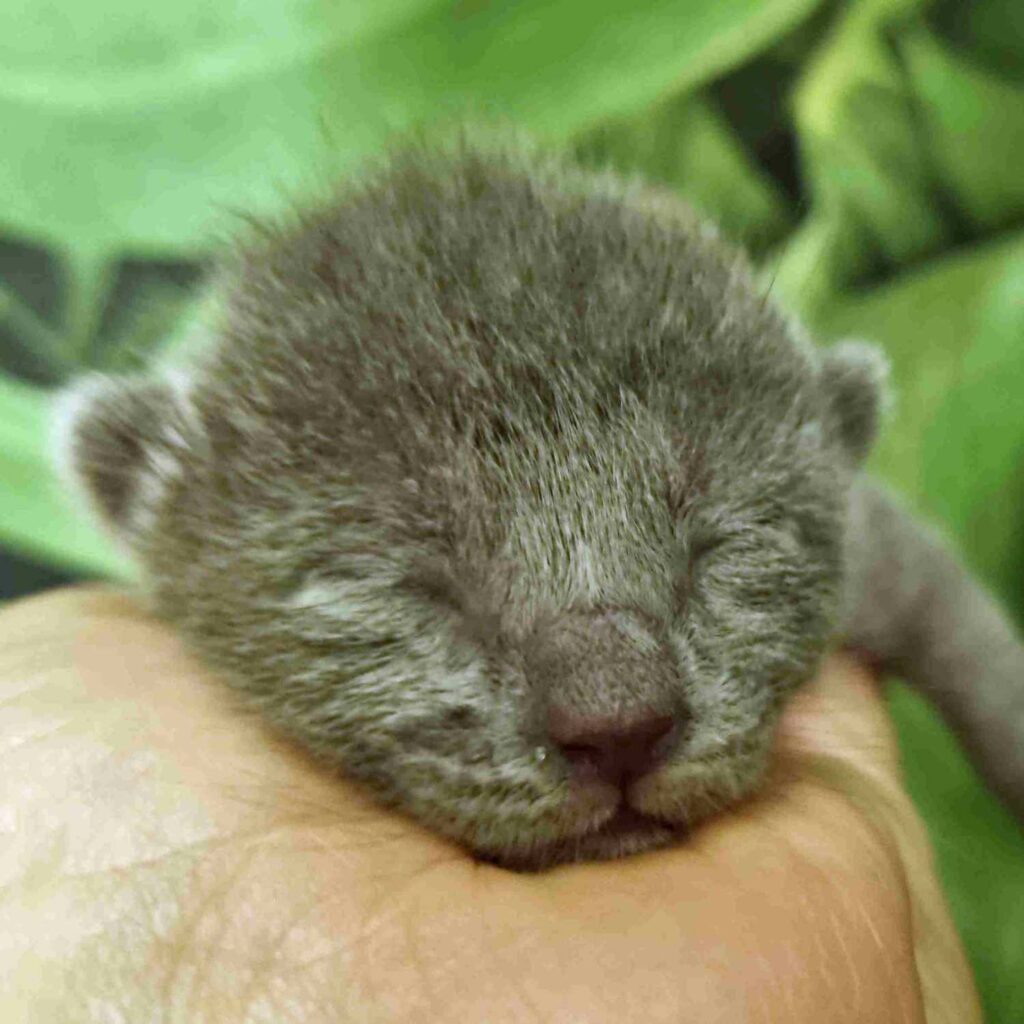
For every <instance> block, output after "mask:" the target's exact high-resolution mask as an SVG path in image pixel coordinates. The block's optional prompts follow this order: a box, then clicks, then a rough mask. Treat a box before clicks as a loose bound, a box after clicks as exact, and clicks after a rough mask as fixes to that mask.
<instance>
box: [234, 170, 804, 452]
mask: <svg viewBox="0 0 1024 1024" xmlns="http://www.w3.org/2000/svg"><path fill="white" fill-rule="evenodd" d="M596 180H598V179H595V177H594V176H593V175H587V174H585V173H584V172H582V171H579V170H576V169H571V168H566V167H562V166H560V165H558V164H557V163H554V162H551V163H543V162H541V163H540V165H539V166H537V165H535V164H534V165H531V166H530V167H529V168H527V166H526V165H525V164H524V158H523V157H521V156H518V155H516V154H514V153H507V152H506V153H501V152H498V153H492V154H481V153H479V152H476V151H467V152H465V153H463V154H461V155H459V156H457V157H456V158H454V159H453V158H452V157H451V156H450V155H447V156H445V157H444V158H442V157H438V156H434V157H433V158H430V157H428V156H425V155H424V154H421V153H420V154H416V155H415V156H414V157H403V158H399V159H398V160H397V161H396V163H395V164H394V165H393V166H391V167H390V168H388V170H387V173H386V174H384V175H383V176H381V177H380V178H371V179H370V180H369V181H368V182H366V183H364V184H363V185H362V186H360V187H358V188H356V189H354V190H352V191H351V192H349V193H348V194H346V195H344V196H343V197H342V198H341V199H340V200H338V201H337V202H336V203H335V204H334V206H333V207H332V208H328V209H326V210H320V211H317V213H316V215H315V216H308V217H305V218H300V219H298V220H297V222H293V223H290V224H286V225H284V226H282V227H281V228H280V229H278V230H269V231H268V233H267V234H266V235H264V236H263V237H261V238H259V239H257V240H256V241H255V242H254V243H252V244H251V245H250V247H249V248H248V250H247V251H246V252H245V254H244V255H243V256H242V259H241V262H240V264H239V267H238V270H239V272H240V273H239V277H238V284H237V285H236V287H234V288H233V289H231V291H230V293H229V300H228V301H229V307H228V312H227V315H226V318H225V327H226V333H227V339H226V340H227V344H225V345H224V346H223V349H222V359H221V361H220V364H219V365H220V373H219V374H218V376H219V379H220V382H221V383H222V384H223V385H224V386H226V387H228V388H230V389H232V390H239V391H240V390H241V389H242V388H243V387H246V388H248V387H255V388H256V389H257V394H258V395H260V396H261V398H262V400H263V401H265V402H267V403H271V404H273V403H274V402H275V395H276V396H277V399H276V400H277V403H278V404H279V405H280V404H282V403H284V404H285V405H286V404H287V401H288V398H287V397H286V394H285V392H287V395H291V394H293V386H294V383H295V379H296V374H299V375H300V377H301V381H302V383H304V385H305V387H306V388H307V391H308V394H309V397H310V398H311V399H313V400H314V401H317V400H320V405H319V406H318V407H319V408H320V409H321V410H322V414H323V415H324V416H325V417H326V416H331V417H335V418H336V417H340V418H341V421H342V422H343V423H351V424H352V425H353V426H354V425H355V424H357V423H360V425H362V426H365V424H366V423H367V422H368V421H372V422H374V423H380V421H381V418H382V417H384V418H386V417H387V416H389V415H400V416H402V417H403V418H406V419H408V418H411V417H412V416H414V415H418V416H420V417H422V418H423V419H424V420H428V421H429V420H430V418H431V417H433V416H434V415H435V414H437V413H440V412H444V413H445V414H446V415H447V416H448V417H451V416H455V417H456V420H455V421H454V422H453V421H452V419H451V418H449V419H447V421H446V422H445V423H444V424H443V428H442V429H443V430H444V432H445V433H446V434H450V433H451V431H452V429H453V427H454V428H455V429H459V428H460V427H462V428H465V429H469V428H470V427H477V426H479V427H480V428H481V429H488V428H493V429H496V430H501V429H503V428H502V421H504V423H505V427H506V428H508V429H514V427H515V424H516V422H524V423H526V424H528V425H529V426H530V428H531V429H536V427H537V425H538V424H548V425H550V424H552V423H555V422H557V419H558V414H564V413H567V412H569V410H570V409H572V410H573V411H575V412H577V413H578V412H580V411H581V410H586V411H588V412H590V413H594V414H597V415H600V414H601V413H602V412H603V411H606V410H608V409H614V408H617V407H618V405H619V403H620V401H621V397H622V395H623V394H624V393H630V392H633V393H636V394H639V395H641V396H642V397H643V399H644V400H645V401H652V400H653V401H655V402H657V403H658V404H661V405H662V406H665V407H667V408H672V407H673V406H674V405H675V404H676V403H679V402H681V401H683V400H684V396H685V397H688V399H689V400H690V401H694V400H695V397H696V390H695V389H693V388H688V387H687V386H686V385H687V384H688V383H691V382H695V381H700V382H701V384H702V385H703V386H702V388H701V389H700V394H701V396H702V398H701V400H702V401H703V402H705V403H707V404H709V405H710V406H712V408H709V409H707V410H706V411H707V412H712V413H713V412H715V411H716V410H715V409H714V408H713V407H714V405H715V404H718V405H720V406H721V407H722V408H724V407H725V405H726V404H727V403H729V404H731V405H733V407H734V405H735V403H736V402H737V401H740V400H743V401H746V402H747V403H750V402H751V401H753V402H754V403H755V404H754V407H753V408H752V410H751V411H752V412H754V413H756V412H757V411H758V409H764V410H765V411H767V410H768V409H770V410H771V414H772V416H773V418H776V419H777V418H778V416H779V414H780V411H784V410H785V409H786V408H787V407H789V406H792V405H793V404H794V403H799V402H800V400H801V391H802V389H803V388H804V387H805V386H806V384H807V382H808V380H809V376H810V375H809V371H810V356H809V354H808V353H807V352H806V351H804V350H801V348H800V347H799V346H798V345H797V344H795V343H794V340H793V336H792V332H791V331H790V330H789V328H788V325H787V324H786V322H785V321H784V319H783V317H782V316H781V315H780V314H779V313H778V311H777V310H776V309H775V307H774V306H773V305H772V304H770V303H768V302H766V301H764V299H763V298H762V296H761V295H759V294H758V291H757V289H756V288H755V286H754V284H753V282H752V279H751V277H750V275H749V273H748V271H747V268H746V266H745V263H744V261H743V259H742V258H741V257H740V256H739V255H738V254H737V253H735V252H732V251H730V250H728V249H726V248H725V247H723V246H721V245H718V244H712V243H710V242H709V241H708V239H707V238H706V236H705V233H704V232H703V231H702V229H701V225H700V224H699V222H698V221H697V220H696V219H695V218H693V217H691V216H689V215H686V214H684V213H678V214H677V215H676V216H675V217H666V216H664V211H663V209H662V208H660V207H659V209H657V210H652V209H649V208H648V204H647V202H646V197H645V195H644V194H643V193H642V192H640V191H636V192H635V194H632V193H631V192H630V190H629V189H628V188H627V187H626V186H623V185H617V184H615V183H614V181H613V179H607V180H603V179H601V181H602V187H600V188H596V187H595V181H596ZM233 338H237V339H244V341H242V342H241V344H240V346H239V348H238V349H235V348H234V347H233V346H232V340H233ZM327 338H329V339H330V344H325V339H327ZM243 347H244V349H245V352H244V354H243V352H242V351H241V349H242V348H243ZM254 349H256V350H258V351H259V354H260V356H261V359H260V364H259V365H260V367H261V375H262V379H261V380H253V379H252V369H251V366H252V364H251V361H249V360H248V359H245V356H248V355H249V354H250V353H252V352H253V350H254ZM243 359H244V360H245V361H244V364H243ZM275 370H280V371H281V376H280V377H279V378H276V377H275ZM285 377H287V384H286V385H285V386H284V387H283V388H275V379H280V380H282V381H283V380H284V379H285ZM342 378H343V379H344V381H345V384H346V386H345V389H344V400H343V401H342V400H341V398H340V396H339V395H338V394H337V390H338V388H337V383H336V382H337V381H338V380H339V379H342ZM385 397H386V402H383V401H382V399H384V398H385ZM808 397H810V396H808ZM382 406H383V407H382ZM287 411H288V410H287V408H281V409H279V408H277V407H276V406H275V408H274V412H275V413H277V412H284V413H287ZM718 411H720V409H719V410H718ZM804 411H805V412H808V411H813V409H811V408H809V409H805V410H804ZM693 412H694V416H693V420H694V422H696V420H697V418H698V417H697V415H696V414H697V412H698V410H696V409H695V410H693ZM496 418H497V422H495V420H496ZM285 426H287V417H285ZM381 429H386V428H381Z"/></svg>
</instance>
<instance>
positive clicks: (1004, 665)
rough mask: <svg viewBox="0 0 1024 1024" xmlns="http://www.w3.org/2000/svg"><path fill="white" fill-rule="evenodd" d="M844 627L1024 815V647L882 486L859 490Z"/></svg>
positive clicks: (855, 494)
mask: <svg viewBox="0 0 1024 1024" xmlns="http://www.w3.org/2000/svg"><path fill="white" fill-rule="evenodd" d="M847 559H848V568H847V587H846V593H845V615H844V622H843V633H844V637H845V639H846V642H847V643H848V644H850V645H851V646H853V647H856V648H859V649H861V650H863V651H865V652H866V653H867V654H868V655H869V656H871V657H873V658H874V659H876V662H877V664H878V666H879V667H880V668H881V669H882V670H883V671H886V672H891V673H892V674H894V675H897V676H900V677H901V678H903V679H905V680H907V682H909V683H910V684H911V685H913V686H914V687H915V688H916V689H918V690H919V691H920V692H921V693H922V694H924V695H925V696H926V697H927V698H928V699H929V700H930V701H931V702H932V703H933V704H934V705H935V706H936V707H937V708H938V709H939V711H940V712H941V713H942V715H943V716H944V717H945V719H946V721H947V722H948V723H949V724H950V725H951V726H952V727H953V729H954V730H955V731H956V732H957V733H958V734H959V736H960V739H961V740H962V741H963V744H964V746H965V747H966V748H967V749H968V750H969V751H970V753H971V754H972V755H973V757H974V759H975V763H976V764H977V766H978V768H979V770H980V771H981V773H982V774H983V775H984V777H985V778H986V779H987V780H988V782H989V784H990V785H991V787H992V788H993V790H995V792H996V793H997V794H998V795H999V796H1000V797H1001V798H1002V799H1003V800H1004V801H1005V802H1006V804H1007V805H1008V806H1009V807H1011V808H1012V809H1013V810H1014V812H1015V813H1016V814H1017V815H1018V817H1019V818H1021V819H1022V820H1024V645H1022V644H1021V640H1020V637H1019V636H1018V634H1017V632H1016V631H1015V630H1014V628H1013V626H1011V624H1010V623H1009V621H1008V620H1007V618H1006V615H1005V613H1004V612H1003V611H1002V610H1001V609H1000V608H999V606H998V605H997V604H996V602H995V601H994V600H993V598H992V597H991V596H990V595H989V594H988V593H987V592H986V591H985V590H984V588H983V587H982V586H981V585H980V584H979V583H978V581H977V580H976V579H974V578H973V577H972V576H971V575H970V573H969V572H968V571H967V570H966V569H965V568H964V567H963V566H962V565H961V564H960V563H959V562H958V561H957V560H956V558H954V557H953V555H952V554H950V552H949V551H948V550H947V549H946V547H945V546H944V545H943V544H942V543H941V541H940V540H939V539H938V538H937V537H936V536H935V535H933V534H932V533H931V532H930V531H929V530H928V529H927V528H926V527H924V526H922V525H921V524H920V523H919V522H917V521H916V520H915V519H914V518H913V517H912V516H911V515H910V514H909V513H907V512H906V511H905V510H904V509H902V508H900V506H899V505H898V504H897V502H896V501H895V500H894V499H893V498H892V497H891V496H889V495H888V494H886V493H885V492H884V491H883V490H881V489H880V488H879V487H877V486H875V485H874V484H871V483H868V482H865V483H861V484H858V485H857V486H855V488H854V492H853V495H852V499H851V508H850V529H849V537H848V544H847Z"/></svg>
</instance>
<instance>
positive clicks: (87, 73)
mask: <svg viewBox="0 0 1024 1024" xmlns="http://www.w3.org/2000/svg"><path fill="white" fill-rule="evenodd" d="M816 3H817V0H767V2H766V0H652V2H648V3H644V4H636V3H634V2H632V0H605V2H604V3H603V4H601V7H600V12H599V13H598V12H596V11H595V10H594V5H593V4H592V3H590V2H584V0H561V2H557V3H552V2H551V0H521V2H517V3H514V4H474V3H469V2H458V3H443V4H438V3H428V4H424V3H423V2H422V0H419V2H417V0H390V2H387V3H385V2H379V3H374V4H367V3H356V2H349V3H344V4H338V5H332V6H328V5H325V4H319V3H317V4H310V3H309V2H308V0H291V2H288V3H280V2H270V0H263V2H258V3H257V2H254V3H252V4H249V5H246V6H245V8H241V7H227V8H224V7H220V6H218V5H212V6H211V5H210V4H207V3H200V2H198V0H185V2H183V3H179V4H177V5H171V6H170V7H165V8H161V9H160V12H157V11H155V10H153V9H151V8H149V7H146V8H140V7H138V5H136V4H131V3H127V2H126V0H103V2H102V3H92V4H88V5H83V7H82V8H77V7H76V6H75V5H72V4H70V3H67V2H55V0H49V2H42V3H40V2H38V0H18V2H16V3H14V4H8V5H6V6H5V7H3V9H2V10H0V40H3V43H0V122H2V123H3V124H4V126H5V140H4V155H3V156H2V157H0V194H2V195H3V196H4V208H3V210H2V211H0V217H2V218H3V221H4V222H5V223H6V225H7V227H8V228H9V229H10V230H12V231H15V232H17V233H19V234H22V235H26V236H29V237H32V238H37V239H45V240H48V241H49V242H50V243H51V244H53V245H55V246H66V247H70V248H76V247H77V246H79V245H88V246H89V247H90V248H91V249H92V250H94V251H96V250H100V251H102V250H104V249H105V248H106V249H117V248H122V249H123V248H133V249H138V250H140V251H152V250H154V249H161V250H176V251H179V252H194V251H196V250H197V249H202V248H203V247H205V246H206V245H208V243H209V241H210V238H211V234H210V217H211V210H212V209H215V208H216V207H218V206H221V207H230V208H238V207H242V208H244V209H247V210H261V209H268V208H274V207H277V206H279V205H280V204H281V201H282V197H283V195H284V194H286V193H287V192H288V191H292V190H296V189H298V190H300V191H305V190H306V189H308V188H309V187H310V186H311V185H313V184H314V183H315V180H316V178H317V176H318V173H319V174H322V173H324V172H333V171H335V170H337V169H338V168H339V167H344V166H346V165H347V164H349V163H351V161H352V160H353V159H358V158H360V157H362V156H363V155H365V154H367V153H369V152H372V151H374V150H376V149H379V148H380V146H381V145H382V144H383V143H384V141H385V140H386V139H388V138H389V137H390V135H391V134H392V133H393V132H394V131H396V130H400V129H402V128H405V127H408V126H410V125H412V124H414V123H418V122H421V121H423V120H426V119H431V118H436V117H438V116H439V115H444V114H448V115H460V114H465V113H467V111H468V112H470V113H480V112H483V113H490V114H497V115H500V116H508V117H512V118H515V119H517V120H519V121H522V122H525V123H526V124H527V125H528V126H531V127H533V128H535V129H538V130H541V131H546V132H549V133H555V134H568V133H571V132H574V131H578V130H579V129H580V128H582V127H584V126H585V125H587V124H590V123H593V122H595V121H597V120H599V119H600V118H603V117H607V116H611V115H616V114H623V113H625V112H627V111H631V110H635V109H636V108H638V107H640V106H642V105H643V104H645V103H648V102H650V101H651V100H652V99H654V98H655V97H657V96H658V95H661V94H665V93H667V92H668V91H670V90H678V89H681V88H684V87H688V86H692V85H696V84H698V83H700V82H702V81H705V80H707V79H708V78H709V77H710V76H712V75H714V74H717V73H720V72H721V71H723V70H724V69H726V68H728V67H731V66H733V65H734V64H736V63H737V62H739V61H741V60H743V58H744V57H745V56H747V55H749V54H751V53H753V52H755V51H756V50H757V48H758V47H761V46H763V45H765V44H766V43H767V42H768V41H770V40H771V39H773V38H774V37H776V36H778V35H779V34H781V33H782V32H783V31H785V30H786V29H787V28H789V27H791V26H792V25H793V24H795V23H796V22H797V21H798V20H799V19H801V18H802V17H804V16H805V15H806V14H807V13H808V12H809V11H811V10H812V9H813V8H814V7H815V6H816ZM76 11H78V12H79V13H77V14H76V13H75V12H76ZM371 11H376V12H377V13H376V14H374V15H372V16H371V15H370V14H369V13H368V12H371ZM414 13H415V14H417V15H418V17H416V18H413V19H411V20H410V17H409V16H410V15H412V14H414ZM158 15H159V16H158Z"/></svg>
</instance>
